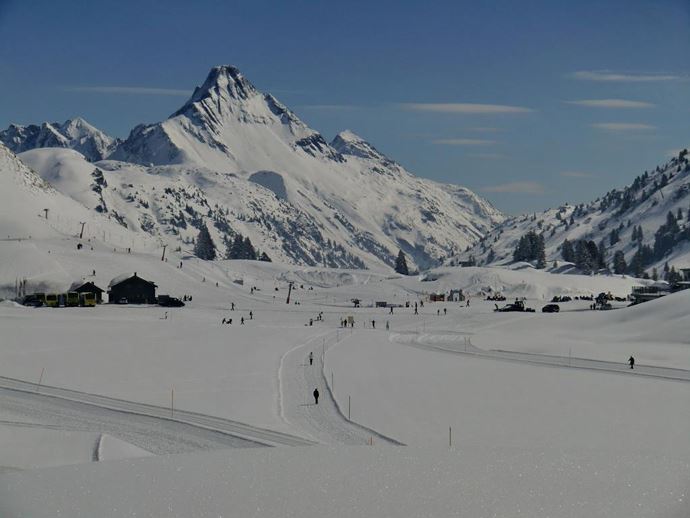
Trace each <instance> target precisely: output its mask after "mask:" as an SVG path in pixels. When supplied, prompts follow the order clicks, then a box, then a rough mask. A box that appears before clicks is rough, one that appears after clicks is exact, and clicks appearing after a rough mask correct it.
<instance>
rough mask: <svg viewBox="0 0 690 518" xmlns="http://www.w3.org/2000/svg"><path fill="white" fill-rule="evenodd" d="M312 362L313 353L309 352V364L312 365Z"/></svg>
mask: <svg viewBox="0 0 690 518" xmlns="http://www.w3.org/2000/svg"><path fill="white" fill-rule="evenodd" d="M313 364H314V353H313V352H311V353H309V365H313Z"/></svg>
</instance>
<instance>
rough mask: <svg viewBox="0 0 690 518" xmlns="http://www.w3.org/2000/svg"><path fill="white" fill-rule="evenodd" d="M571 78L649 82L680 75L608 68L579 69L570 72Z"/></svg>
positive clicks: (668, 79)
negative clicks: (617, 70)
mask: <svg viewBox="0 0 690 518" xmlns="http://www.w3.org/2000/svg"><path fill="white" fill-rule="evenodd" d="M571 77H573V78H575V79H580V80H583V81H604V82H622V83H649V82H657V81H677V80H679V79H681V77H680V76H677V75H673V74H626V73H617V72H611V71H608V70H579V71H577V72H574V73H573V74H572V76H571Z"/></svg>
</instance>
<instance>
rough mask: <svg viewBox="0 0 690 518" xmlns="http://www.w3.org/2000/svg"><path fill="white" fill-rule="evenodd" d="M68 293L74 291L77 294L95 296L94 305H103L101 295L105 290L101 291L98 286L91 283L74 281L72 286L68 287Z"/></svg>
mask: <svg viewBox="0 0 690 518" xmlns="http://www.w3.org/2000/svg"><path fill="white" fill-rule="evenodd" d="M69 291H76V292H77V293H93V294H94V295H96V303H97V304H102V303H103V294H104V293H105V290H102V289H101V288H99V287H98V286H96V285H95V284H94V283H93V282H91V281H89V282H84V281H76V282H73V283H72V286H70V288H69Z"/></svg>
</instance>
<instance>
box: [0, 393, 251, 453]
mask: <svg viewBox="0 0 690 518" xmlns="http://www.w3.org/2000/svg"><path fill="white" fill-rule="evenodd" d="M0 415H1V416H2V417H3V419H2V420H1V421H0V424H3V425H5V426H13V427H22V428H40V429H48V430H65V431H78V432H95V433H107V434H109V435H112V436H113V437H117V438H118V439H121V440H123V441H125V442H128V443H130V444H133V445H135V446H138V447H139V448H142V449H144V450H146V451H148V452H151V453H153V454H156V455H162V454H168V453H185V452H193V451H199V450H212V449H221V448H247V447H255V446H263V445H262V444H260V443H257V442H253V441H250V440H248V439H244V438H240V437H234V436H232V435H229V434H225V433H222V432H217V431H213V430H208V429H205V428H200V427H197V426H193V425H188V424H185V423H180V422H177V421H169V420H164V419H158V418H155V417H149V416H143V415H132V414H126V413H123V412H119V411H115V410H110V409H106V408H102V407H97V406H93V405H89V404H85V403H79V402H76V401H68V400H63V399H59V398H54V397H50V396H44V395H41V394H31V393H27V392H21V391H16V390H11V389H5V388H0ZM8 418H11V419H8Z"/></svg>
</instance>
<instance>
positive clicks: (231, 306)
mask: <svg viewBox="0 0 690 518" xmlns="http://www.w3.org/2000/svg"><path fill="white" fill-rule="evenodd" d="M230 311H235V303H234V302H231V303H230Z"/></svg>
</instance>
